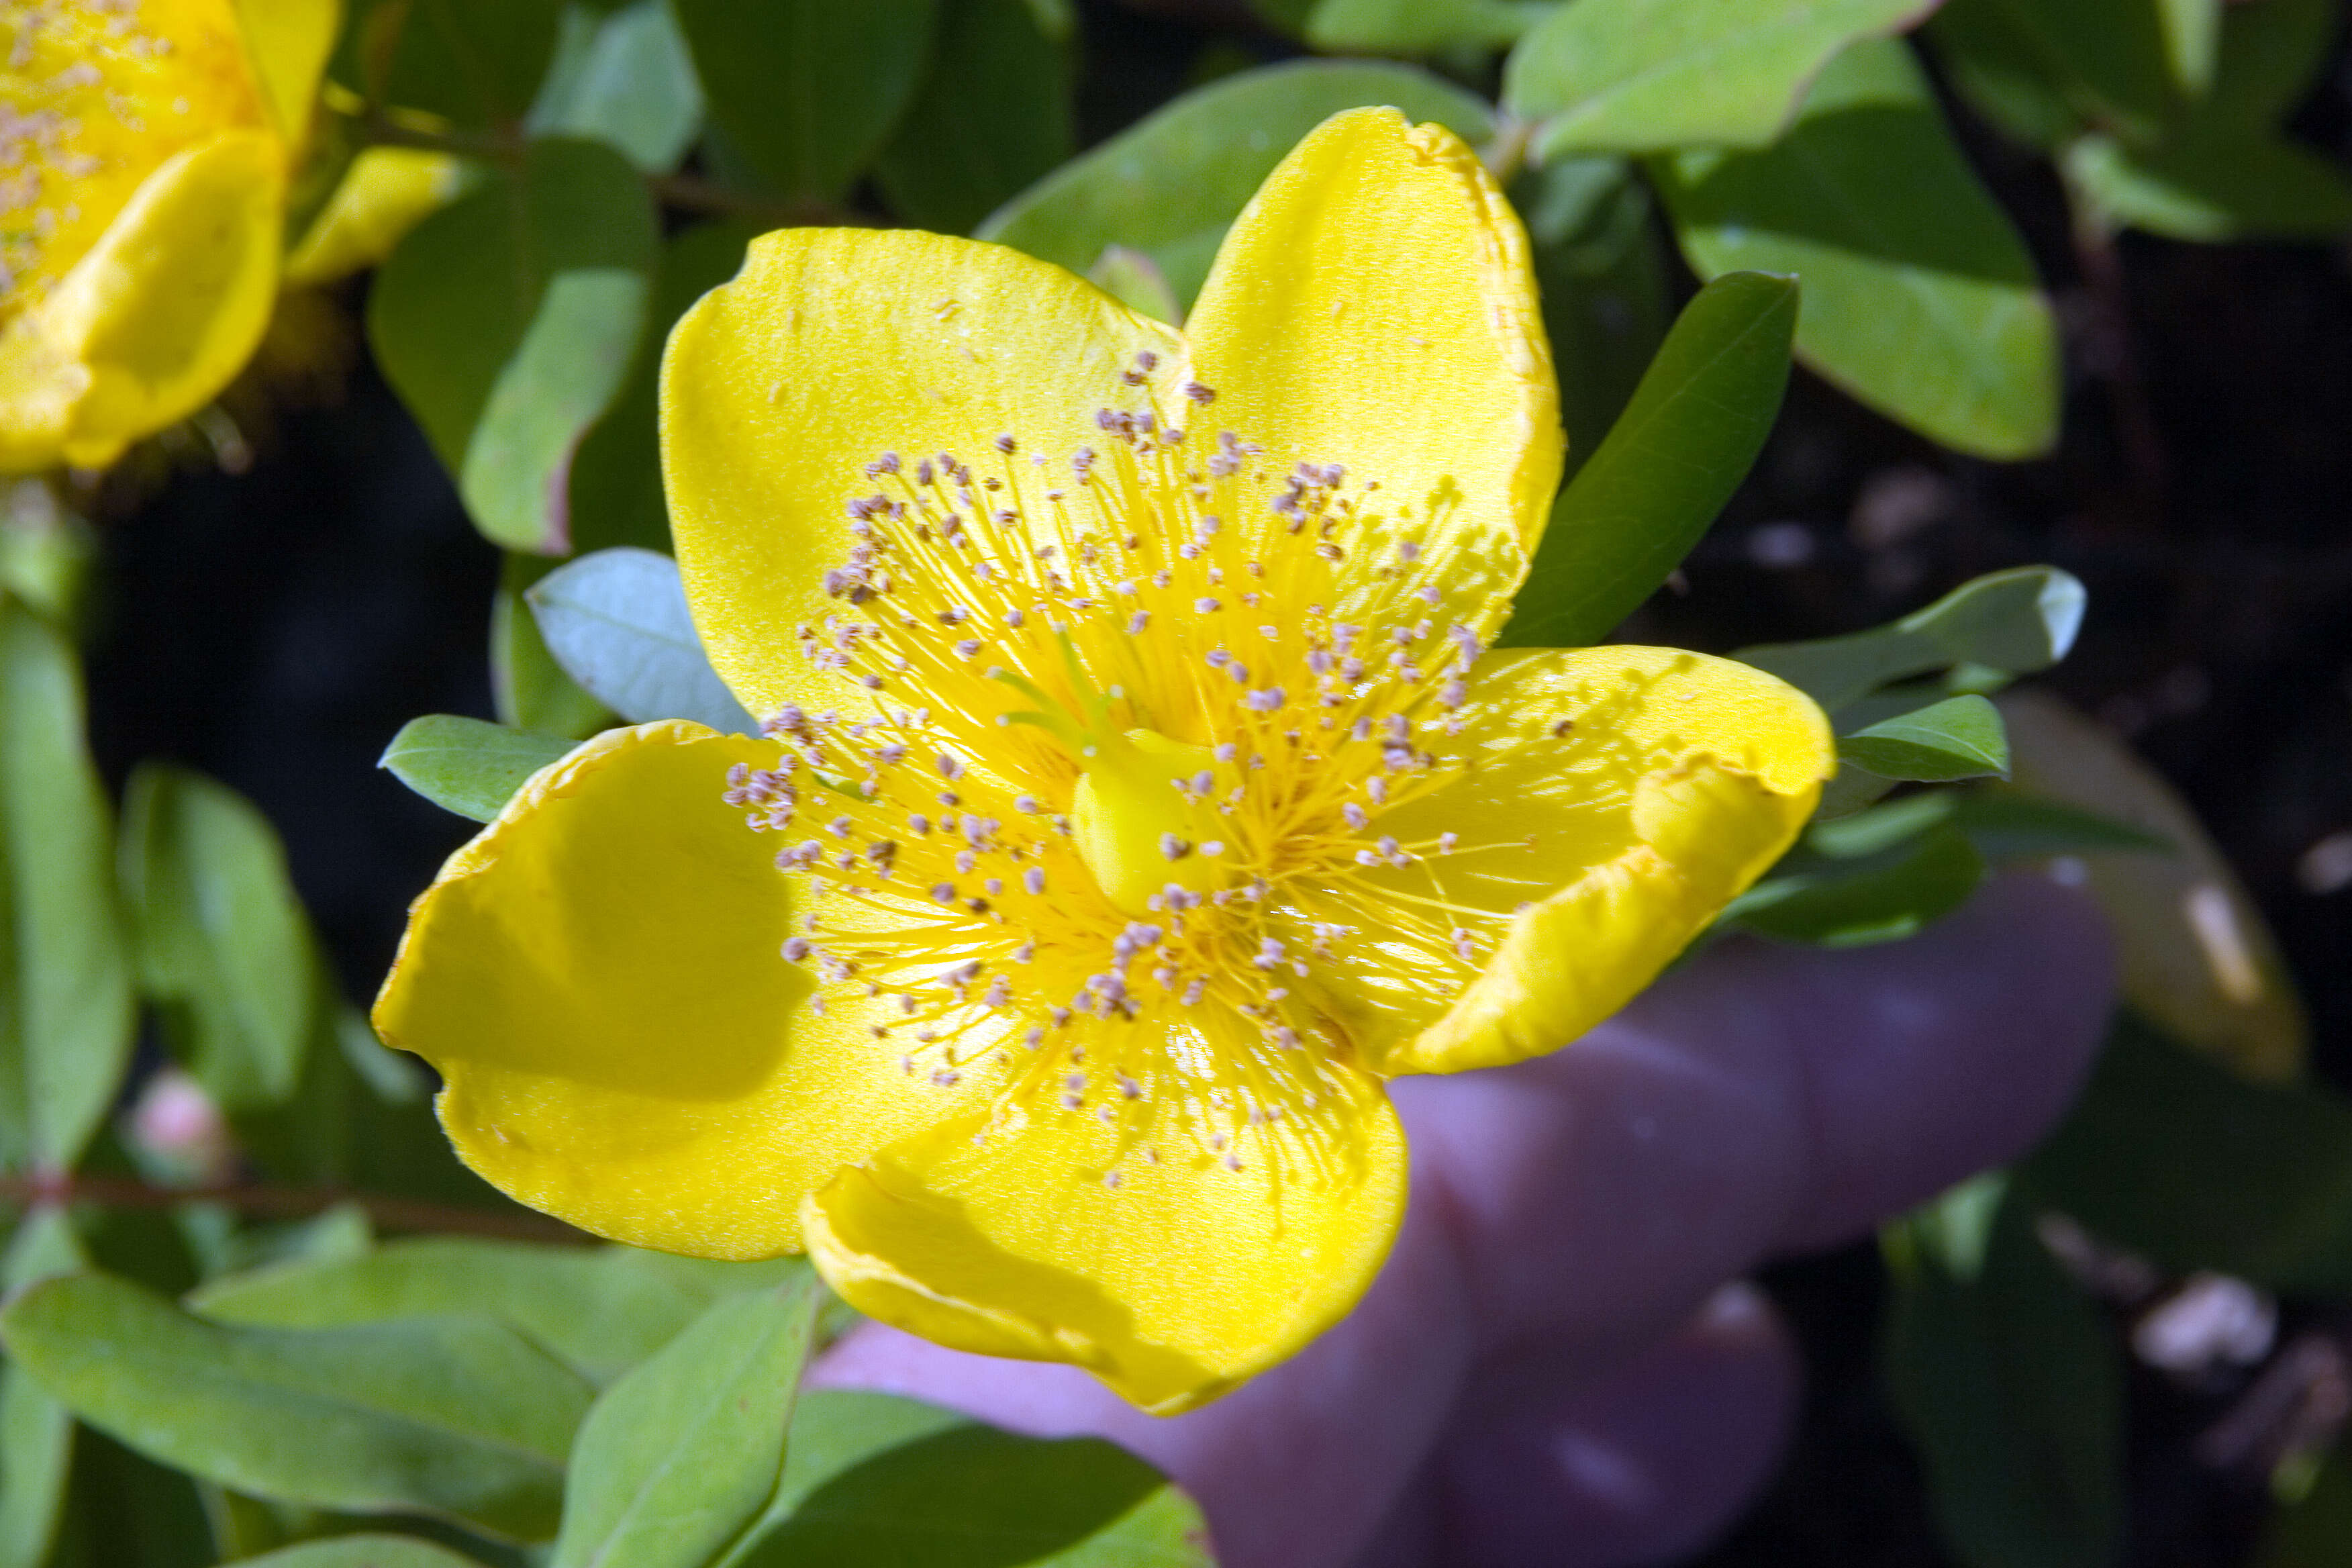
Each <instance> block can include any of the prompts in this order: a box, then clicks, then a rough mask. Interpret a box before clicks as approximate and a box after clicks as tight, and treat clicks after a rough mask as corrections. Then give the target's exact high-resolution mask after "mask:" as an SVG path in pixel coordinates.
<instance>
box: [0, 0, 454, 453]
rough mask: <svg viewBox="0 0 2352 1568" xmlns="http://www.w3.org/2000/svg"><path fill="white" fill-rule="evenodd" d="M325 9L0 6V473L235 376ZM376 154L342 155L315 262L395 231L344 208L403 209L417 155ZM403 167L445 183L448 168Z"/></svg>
mask: <svg viewBox="0 0 2352 1568" xmlns="http://www.w3.org/2000/svg"><path fill="white" fill-rule="evenodd" d="M337 16H338V7H337V5H336V4H335V0H0V472H28V471H31V470H34V469H38V468H49V467H53V466H55V465H57V464H58V463H61V462H63V463H72V464H76V465H79V466H84V467H97V466H100V465H103V464H106V463H110V462H111V461H113V460H114V459H115V458H117V457H119V456H121V452H122V449H123V448H124V447H126V446H128V445H129V444H130V443H131V442H132V441H135V440H138V439H140V438H141V437H145V436H148V435H151V434H152V433H154V432H155V431H157V430H160V429H162V428H163V426H167V425H170V424H173V423H174V422H175V421H177V420H180V419H183V418H184V417H186V416H188V415H190V414H192V413H194V412H195V410H197V409H198V408H200V407H201V406H202V405H204V404H205V402H206V401H208V400H209V399H210V398H211V397H212V396H213V395H215V393H217V392H219V391H220V389H221V388H222V387H223V386H224V385H226V384H227V382H228V381H229V379H230V378H231V377H232V376H234V375H235V374H236V373H237V371H238V370H239V369H240V368H241V367H242V366H243V365H244V363H245V362H246V360H247V357H248V356H249V355H250V354H251V353H252V352H253V348H254V345H255V344H256V343H257V342H259V341H260V338H261V334H262V331H263V329H264V327H265V326H266V325H267V324H268V320H269V312H270V308H271V302H272V300H273V299H274V298H275V296H276V294H277V290H278V281H279V275H280V266H279V258H280V255H281V253H282V252H283V251H284V249H285V248H286V243H285V236H284V233H283V230H284V226H285V223H286V216H287V214H286V201H287V188H288V184H289V178H290V177H291V174H292V173H293V171H294V168H295V165H296V163H297V160H298V158H299V155H300V153H301V150H302V147H303V144H304V142H305V140H306V138H307V136H308V134H309V131H310V120H311V112H312V108H313V105H314V103H315V100H316V98H317V91H318V83H319V76H320V68H321V67H322V65H323V64H324V62H325V59H326V56H327V51H328V49H329V48H330V47H331V46H332V44H333V42H334V36H335V27H336V22H337ZM384 156H385V154H383V153H362V155H361V159H360V160H359V163H358V165H357V166H356V167H355V168H354V170H353V177H352V178H347V179H346V180H345V181H344V182H343V183H342V185H341V188H340V189H339V190H338V191H337V193H336V195H334V196H333V197H332V198H331V201H330V203H329V207H328V212H329V214H330V215H333V214H335V213H336V210H337V209H338V208H339V207H340V208H341V209H344V210H343V212H342V215H341V231H343V233H344V235H345V238H344V239H343V242H342V243H341V245H340V246H339V247H331V246H330V247H329V248H327V249H326V251H325V252H324V254H323V259H325V260H328V261H332V262H337V263H341V264H346V265H347V266H356V265H362V264H364V262H365V261H367V260H372V259H375V258H377V257H380V256H381V254H382V252H383V248H388V246H389V239H390V238H391V237H397V235H396V232H393V233H390V234H389V236H388V237H387V234H386V230H387V221H386V220H385V219H383V218H382V217H378V218H377V219H376V220H375V221H374V223H373V228H370V227H369V225H368V223H367V222H366V221H364V220H363V219H362V218H361V217H360V216H358V215H356V214H354V213H353V212H352V210H351V209H352V208H353V207H354V206H357V207H359V208H362V209H391V210H396V211H398V212H401V213H403V214H404V216H403V217H402V218H400V219H399V221H400V222H401V223H402V224H403V225H404V224H405V223H406V222H412V221H414V218H415V216H418V215H419V212H420V210H421V209H419V208H418V207H417V205H416V202H415V199H414V198H415V187H416V186H417V185H418V184H419V181H418V178H417V175H416V172H415V166H414V161H415V159H416V158H418V157H419V156H420V155H418V154H414V153H401V154H392V155H391V156H392V158H393V161H394V165H395V166H394V167H392V168H390V169H388V170H387V169H386V168H385V167H384V166H383V165H382V164H381V163H380V162H376V163H372V162H371V160H379V161H380V160H381V159H382V158H383V157H384ZM423 156H425V157H426V158H430V159H434V160H436V162H435V174H434V177H435V178H436V179H438V180H439V181H441V182H442V185H441V187H440V188H441V189H442V190H444V191H446V183H447V181H448V180H449V178H450V177H451V169H452V166H451V165H450V164H449V163H448V161H447V160H446V159H441V158H438V156H437V155H434V154H425V155H423ZM404 160H406V161H407V162H406V163H403V161H404ZM387 192H388V193H389V195H387V194H386V193H387ZM355 228H357V229H365V230H367V231H368V233H369V235H370V237H371V238H372V239H373V240H374V241H376V242H377V248H376V249H375V250H374V253H373V255H365V254H362V253H361V248H360V247H356V246H354V245H353V244H352V243H351V242H350V240H349V238H348V235H349V233H350V231H352V230H353V229H355ZM321 244H322V246H324V245H327V244H328V242H323V241H322V242H321ZM355 256H356V257H357V258H358V259H357V260H353V259H352V258H353V257H355ZM327 276H331V268H326V267H322V266H320V265H317V264H316V263H313V264H312V265H311V266H310V270H309V279H310V280H318V279H323V278H324V277H327Z"/></svg>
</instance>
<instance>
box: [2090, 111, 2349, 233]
mask: <svg viewBox="0 0 2352 1568" xmlns="http://www.w3.org/2000/svg"><path fill="white" fill-rule="evenodd" d="M2064 166H2065V171H2066V177H2067V180H2068V183H2069V184H2070V185H2071V187H2072V188H2073V189H2074V191H2076V192H2078V193H2079V194H2080V195H2081V197H2082V199H2083V200H2084V201H2085V202H2087V203H2089V205H2090V206H2091V209H2092V211H2093V212H2094V213H2095V215H2096V216H2097V219H2098V221H2099V222H2100V223H2102V224H2104V225H2105V226H2107V227H2109V228H2137V229H2141V230H2143V231H2145V232H2147V233H2148V234H2155V235H2162V236H2163V237H2166V238H2168V239H2182V240H2188V241H2190V242H2191V243H2196V244H2206V245H2217V244H2221V243H2223V242H2225V241H2230V240H2242V239H2290V240H2291V239H2326V238H2329V237H2333V236H2336V235H2339V234H2342V233H2343V232H2344V231H2345V230H2347V229H2352V181H2347V179H2346V177H2345V174H2344V172H2343V170H2342V169H2340V168H2338V167H2337V166H2336V163H2333V162H2332V161H2330V160H2329V159H2327V158H2326V157H2324V156H2322V155H2321V154H2319V153H2315V152H2312V151H2311V150H2309V149H2308V148H2305V147H2303V146H2300V145H2298V144H2296V143H2295V142H2290V141H2288V140H2286V139H2285V138H2284V137H2283V136H2278V135H2274V134H2272V135H2259V136H2253V135H2250V136H2232V135H2228V134H2225V133H2221V132H2208V131H2205V130H2203V129H2202V128H2189V129H2184V130H2183V131H2182V132H2181V133H2179V135H2177V136H2175V137H2173V138H2171V139H2169V140H2168V141H2167V142H2164V143H2163V144H2161V145H2159V146H2156V147H2152V148H2147V149H2144V150H2142V149H2134V148H2131V147H2128V146H2126V145H2125V144H2124V143H2122V142H2118V141H2116V140H2115V139H2114V138H2113V137H2108V136H2085V137H2083V138H2081V139H2080V140H2078V141H2076V142H2074V143H2073V144H2072V145H2070V146H2069V147H2068V148H2067V149H2066V153H2065V160H2064Z"/></svg>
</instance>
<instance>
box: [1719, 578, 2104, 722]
mask: <svg viewBox="0 0 2352 1568" xmlns="http://www.w3.org/2000/svg"><path fill="white" fill-rule="evenodd" d="M2087 598H2088V595H2085V594H2084V590H2083V584H2081V582H2080V581H2078V580H2077V579H2076V578H2075V577H2074V574H2071V573H2067V572H2061V571H2060V570H2058V569H2057V568H2056V567H2054V566H2020V567H2016V568H2013V569H2012V570H2010V571H2007V572H1993V573H1990V574H1986V575H1985V576H1982V577H1978V578H1974V579H1971V580H1970V581H1969V582H1966V583H1963V584H1960V585H1959V586H1958V587H1957V588H1955V589H1953V590H1952V591H1951V592H1950V593H1948V594H1947V595H1944V596H1943V597H1942V598H1940V599H1938V600H1937V601H1936V602H1935V603H1934V604H1932V605H1928V606H1927V608H1925V609H1922V610H1915V611H1913V612H1912V613H1911V614H1909V615H1907V616H1904V617H1903V618H1902V619H1901V620H1899V621H1896V622H1895V623H1893V624H1892V625H1889V626H1877V627H1874V628H1873V629H1872V630H1869V631H1866V632H1856V633H1854V634H1853V636H1851V637H1822V638H1821V639H1819V640H1818V641H1813V642H1799V643H1764V644H1759V645H1758V646H1756V647H1744V648H1741V649H1740V650H1739V651H1738V653H1737V654H1735V655H1733V656H1732V657H1734V658H1738V659H1739V660H1741V661H1742V662H1744V663H1748V664H1752V665H1754V666H1755V667H1756V668H1759V669H1763V670H1769V671H1770V672H1771V673H1772V674H1774V675H1777V676H1779V677H1780V679H1783V680H1785V681H1787V682H1788V683H1789V684H1790V685H1791V686H1794V687H1797V688H1798V689H1801V690H1802V691H1804V692H1805V693H1806V694H1807V695H1809V696H1810V697H1811V698H1812V700H1814V701H1816V702H1818V703H1820V704H1821V705H1822V707H1823V708H1826V709H1828V710H1831V711H1832V712H1834V711H1836V710H1839V709H1842V708H1844V707H1846V706H1847V705H1848V704H1850V703H1852V702H1853V701H1855V700H1857V699H1859V698H1861V697H1863V696H1864V695H1866V694H1867V693H1869V692H1870V691H1872V690H1874V689H1877V688H1878V687H1880V686H1883V685H1885V683H1887V682H1888V681H1892V680H1902V679H1907V678H1908V677H1911V676H1914V675H1919V674H1922V673H1925V672H1926V671H1928V670H1934V669H1943V668H1948V667H1950V666H1953V665H1958V664H1982V665H1989V666H1990V667H1992V668H1995V669H2000V670H2005V671H2008V672H2010V673H2011V674H2015V675H2030V674H2032V672H2033V671H2035V670H2037V669H2047V668H2050V667H2051V666H2052V665H2053V664H2055V663H2057V662H2058V661H2059V660H2060V659H2062V658H2065V657H2066V650H2067V649H2068V648H2071V647H2074V634H2075V633H2076V632H2077V631H2079V630H2080V629H2081V628H2082V625H2083V607H2084V604H2085V603H2086V602H2087Z"/></svg>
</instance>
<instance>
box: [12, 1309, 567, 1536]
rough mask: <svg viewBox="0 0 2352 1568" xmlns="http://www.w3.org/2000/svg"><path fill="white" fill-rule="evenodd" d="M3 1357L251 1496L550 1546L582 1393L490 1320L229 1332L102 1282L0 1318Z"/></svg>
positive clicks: (117, 1430) (116, 1427)
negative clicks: (432, 1522) (434, 1519)
mask: <svg viewBox="0 0 2352 1568" xmlns="http://www.w3.org/2000/svg"><path fill="white" fill-rule="evenodd" d="M0 1332H5V1335H6V1338H7V1343H8V1351H9V1353H10V1354H11V1355H13V1356H14V1357H16V1360H17V1361H18V1362H19V1363H22V1364H23V1365H24V1366H25V1367H26V1368H27V1369H28V1370H29V1371H30V1372H31V1373H32V1374H33V1375H34V1376H35V1377H37V1378H38V1379H39V1380H40V1381H41V1384H42V1385H43V1386H44V1387H46V1388H47V1390H48V1391H49V1392H50V1393H51V1394H55V1395H56V1396H57V1397H58V1399H59V1400H61V1401H63V1402H64V1403H65V1404H66V1405H68V1406H70V1407H71V1408H72V1409H73V1411H74V1412H75V1414H77V1415H79V1416H80V1417H81V1418H82V1419H83V1420H85V1421H88V1422H89V1423H90V1424H91V1425H93V1426H101V1427H104V1428H105V1429H106V1430H107V1431H109V1432H110V1433H112V1434H113V1435H114V1436H117V1437H119V1438H120V1439H121V1440H122V1441H123V1442H125V1443H127V1444H129V1445H131V1447H135V1448H137V1449H139V1450H141V1451H142V1452H143V1453H146V1454H148V1455H150V1456H151V1457H152V1458H156V1459H159V1460H161V1461H163V1463H166V1464H170V1465H173V1466H174V1467H176V1468H180V1469H184V1470H186V1471H188V1472H190V1473H191V1474H194V1475H196V1476H199V1477H202V1478H204V1479H208V1480H213V1481H217V1482H219V1483H220V1484H221V1485H223V1486H227V1487H234V1488H236V1489H238V1490H240V1491H247V1492H252V1493H255V1494H257V1495H259V1496H264V1497H274V1498H283V1499H287V1500H291V1501H296V1502H308V1503H312V1504H316V1505H319V1506H320V1507H326V1508H339V1509H348V1510H393V1509H413V1510H420V1511H423V1512H426V1513H433V1514H439V1515H444V1516H446V1517H451V1518H456V1519H460V1520H464V1521H467V1522H469V1523H471V1524H474V1525H477V1526H478V1527H480V1528H482V1529H484V1530H488V1531H491V1532H493V1533H495V1534H499V1535H506V1536H511V1537H516V1538H520V1539H523V1540H538V1539H543V1538H545V1537H546V1536H549V1535H551V1534H553V1533H554V1531H555V1525H556V1516H557V1510H558V1508H559V1506H560V1502H561V1499H562V1485H563V1456H564V1454H565V1452H566V1450H567V1449H568V1448H569V1447H570V1446H571V1441H572V1431H573V1429H574V1428H575V1427H576V1426H578V1425H579V1422H580V1418H581V1417H582V1415H584V1414H585V1413H586V1411H587V1407H588V1403H589V1398H590V1390H589V1388H588V1385H587V1384H585V1383H583V1381H581V1380H580V1378H579V1377H578V1376H576V1375H575V1374H574V1373H572V1372H571V1371H570V1370H569V1369H567V1368H566V1367H565V1366H564V1365H563V1364H562V1363H561V1362H559V1361H556V1360H555V1359H554V1358H553V1357H551V1356H550V1355H548V1354H547V1353H546V1352H544V1351H541V1350H540V1349H539V1348H538V1347H536V1346H535V1345H533V1344H532V1343H531V1342H530V1341H528V1340H526V1339H524V1338H523V1337H522V1336H521V1335H520V1334H517V1333H516V1332H515V1331H513V1330H511V1329H509V1328H508V1327H506V1326H505V1325H504V1324H502V1323H499V1322H497V1321H492V1320H490V1319H487V1318H460V1317H445V1318H425V1319H413V1320H409V1321H403V1322H392V1323H371V1324H366V1325H362V1326H360V1327H354V1328H343V1329H321V1330H314V1331H287V1330H277V1329H248V1328H228V1327H224V1326H222V1325H220V1324H217V1323H214V1322H210V1321H206V1320H205V1319H202V1318H198V1317H193V1316H190V1315H189V1314H187V1313H184V1312H183V1311H181V1310H178V1309H176V1308H174V1307H173V1305H172V1304H171V1303H170V1302H168V1301H166V1300H163V1299H162V1298H161V1297H158V1296H154V1295H151V1294H150V1293H149V1292H147V1291H145V1290H143V1289H140V1288H139V1287H138V1286H136V1285H133V1284H131V1283H130V1282H129V1281H128V1280H123V1279H114V1278H113V1277H111V1276H109V1275H103V1274H82V1275H74V1276H68V1277H67V1278H65V1279H52V1280H49V1281H48V1282H47V1283H45V1284H42V1285H38V1286H36V1287H34V1288H33V1289H31V1290H29V1291H27V1292H26V1293H25V1294H24V1295H23V1296H21V1297H19V1298H17V1300H16V1301H15V1302H14V1303H13V1304H12V1305H11V1306H10V1307H9V1308H8V1310H7V1311H6V1312H5V1314H0Z"/></svg>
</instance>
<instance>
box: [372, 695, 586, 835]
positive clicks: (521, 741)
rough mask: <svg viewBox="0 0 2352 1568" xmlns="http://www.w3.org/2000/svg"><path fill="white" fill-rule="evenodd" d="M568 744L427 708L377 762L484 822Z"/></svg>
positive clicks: (445, 805)
mask: <svg viewBox="0 0 2352 1568" xmlns="http://www.w3.org/2000/svg"><path fill="white" fill-rule="evenodd" d="M571 750H572V742H570V741H565V740H560V739H558V738H556V737H555V736H552V735H534V734H532V733H530V731H527V730H509V729H508V728H507V727H506V726H505V725H503V724H488V723H485V722H483V721H481V720H479V719H461V718H458V717H457V715H456V714H453V713H428V714H426V715H425V717H423V718H422V719H411V720H410V721H408V722H407V723H405V724H403V725H402V726H401V727H400V733H398V734H396V735H394V737H393V738H392V744H390V745H389V746H386V747H385V748H384V749H383V756H382V757H381V758H379V759H378V760H377V762H376V766H378V767H380V768H385V769H388V770H390V771H391V773H392V776H393V777H394V778H396V779H398V780H399V781H400V782H401V783H403V784H406V785H407V786H408V787H409V788H411V789H413V790H415V792H416V793H417V794H419V795H423V796H424V797H425V799H427V800H429V801H431V802H432V803H433V804H434V805H437V806H439V807H441V809H443V810H444V811H454V812H456V813H457V815H458V816H469V817H471V818H473V819H474V820H475V821H476V822H488V821H490V820H491V819H492V818H494V817H496V816H498V814H499V812H501V811H503V810H505V809H506V804H507V802H508V801H509V800H510V799H512V798H513V796H514V792H515V791H517V790H519V789H520V788H521V787H522V785H523V781H524V780H526V779H528V778H530V775H531V774H533V773H537V772H539V770H540V769H541V768H543V767H545V766H547V764H548V763H551V762H553V761H555V760H556V759H557V758H558V757H561V756H562V755H564V754H565V753H566V752H570V751H571Z"/></svg>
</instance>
